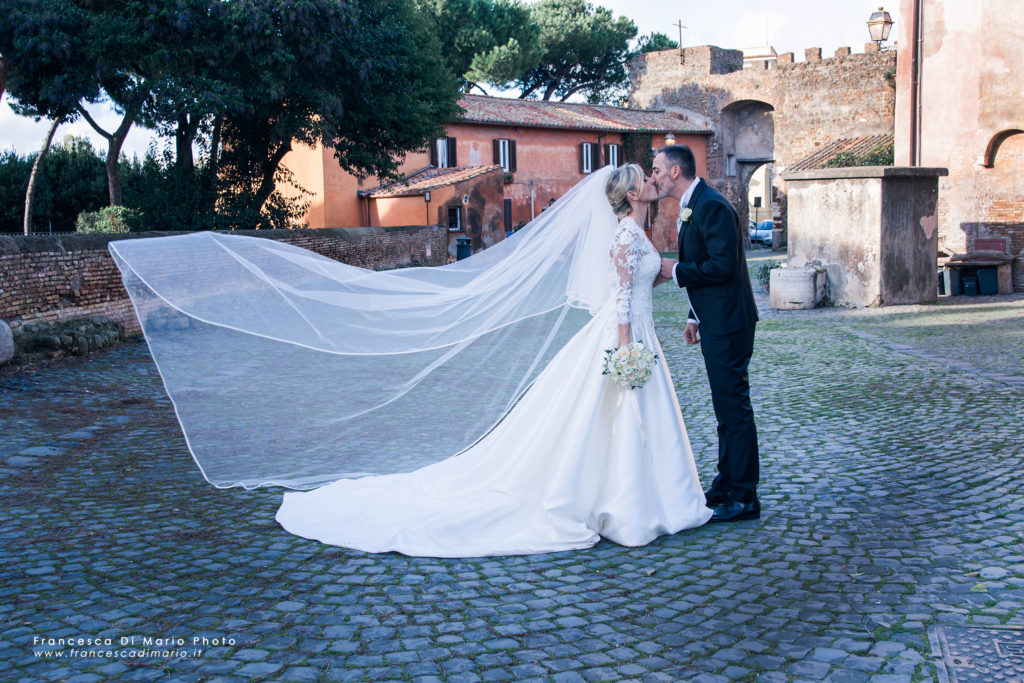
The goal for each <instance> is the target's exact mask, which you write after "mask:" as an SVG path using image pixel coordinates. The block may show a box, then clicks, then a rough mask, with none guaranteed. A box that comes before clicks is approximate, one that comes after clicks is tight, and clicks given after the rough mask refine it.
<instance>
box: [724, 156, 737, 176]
mask: <svg viewBox="0 0 1024 683" xmlns="http://www.w3.org/2000/svg"><path fill="white" fill-rule="evenodd" d="M725 175H727V176H729V177H730V178H731V177H733V176H735V175H736V157H735V156H734V155H732V154H727V155H726V157H725Z"/></svg>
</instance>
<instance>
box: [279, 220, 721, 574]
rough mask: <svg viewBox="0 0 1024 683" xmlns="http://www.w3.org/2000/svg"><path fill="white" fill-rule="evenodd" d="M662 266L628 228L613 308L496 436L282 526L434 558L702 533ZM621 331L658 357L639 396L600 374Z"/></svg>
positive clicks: (349, 489) (312, 507) (352, 489)
mask: <svg viewBox="0 0 1024 683" xmlns="http://www.w3.org/2000/svg"><path fill="white" fill-rule="evenodd" d="M660 265H661V262H660V257H659V255H658V253H657V252H656V251H655V249H654V247H653V246H652V245H651V243H650V242H649V241H648V240H647V238H646V236H645V235H644V233H643V231H642V230H641V228H640V227H639V226H638V225H637V224H636V222H634V221H633V220H632V219H629V218H626V219H623V220H622V221H620V223H619V225H618V228H617V230H616V233H615V236H614V239H613V244H612V245H611V250H610V258H609V261H608V267H609V277H611V278H612V279H613V281H614V285H615V287H614V291H615V294H614V296H613V297H612V298H611V299H610V300H609V301H608V302H607V303H606V305H604V306H603V307H601V308H599V309H598V310H597V311H595V315H594V317H593V319H592V320H591V321H590V323H588V324H587V325H586V326H585V327H583V328H582V329H581V330H580V331H579V332H578V333H577V334H576V335H575V336H573V337H572V338H571V339H570V340H569V342H568V343H566V344H565V346H564V347H562V349H561V350H560V351H559V352H558V353H557V354H556V355H555V356H554V358H553V359H552V360H551V362H550V363H549V364H548V365H547V366H546V367H545V369H544V370H543V371H542V372H541V373H540V374H539V375H538V376H537V378H536V380H535V381H534V383H533V385H532V386H531V387H530V388H529V390H528V391H527V392H526V393H525V395H523V397H522V398H521V400H520V401H519V402H518V403H517V404H516V405H515V406H514V407H513V408H512V409H511V410H510V411H509V412H508V414H507V415H505V417H504V418H503V419H502V420H501V421H500V422H498V424H497V425H496V426H495V427H494V428H493V429H492V430H491V431H490V432H488V433H487V434H486V435H484V436H483V437H481V438H480V439H479V440H478V441H477V442H476V443H474V444H473V445H472V446H470V447H469V448H468V449H466V450H465V451H463V452H461V453H459V454H457V455H454V456H452V457H450V458H448V459H446V460H443V461H441V462H438V463H435V464H432V465H428V466H426V467H423V468H421V469H418V470H416V471H413V472H407V473H399V474H386V475H379V476H369V477H364V478H358V479H342V480H339V481H336V482H334V483H331V484H328V485H325V486H322V487H320V488H317V489H314V490H311V491H302V492H288V493H285V494H284V500H283V502H282V504H281V508H280V509H279V510H278V513H277V521H278V522H279V523H280V524H281V526H283V527H284V528H285V529H286V530H287V531H289V532H291V533H293V534H296V535H299V536H303V537H305V538H310V539H315V540H318V541H322V542H324V543H328V544H331V545H337V546H343V547H347V548H355V549H358V550H364V551H367V552H386V551H397V552H400V553H404V554H406V555H414V556H427V557H478V556H488V555H513V554H531V553H543V552H552V551H561V550H571V549H578V548H586V547H589V546H592V545H594V544H595V543H597V542H598V540H599V539H600V538H601V537H604V538H607V539H609V540H611V541H614V542H616V543H619V544H622V545H627V546H639V545H644V544H646V543H649V542H650V541H652V540H654V539H655V538H657V537H659V536H661V535H664V534H674V533H676V532H678V531H680V530H682V529H689V528H693V527H698V526H701V525H702V524H704V523H706V522H707V521H708V519H710V517H711V514H712V511H711V510H710V509H708V508H707V507H705V499H704V493H703V491H702V488H701V485H700V481H699V479H698V476H697V469H696V466H695V464H694V459H693V454H692V452H691V450H690V443H689V439H688V437H687V434H686V427H685V426H684V424H683V420H682V417H681V415H680V411H679V406H678V403H677V400H676V394H675V389H674V387H673V385H672V379H671V377H670V376H669V371H668V366H667V365H666V363H665V358H664V353H663V352H662V351H661V347H660V345H659V344H658V339H657V337H656V335H655V332H654V319H653V316H652V302H651V294H652V285H653V282H654V278H655V277H656V276H657V274H658V272H659V268H660ZM620 321H622V322H629V324H630V325H631V330H632V338H633V340H634V341H636V340H643V341H644V342H645V343H647V344H649V345H652V346H653V348H654V350H655V352H656V353H657V354H658V355H659V357H660V359H659V362H658V365H657V367H656V368H655V370H654V373H653V375H652V376H651V378H650V380H649V382H648V383H647V384H646V385H645V386H644V387H642V388H640V389H636V390H628V389H623V388H621V387H619V386H617V385H616V384H614V383H613V382H612V380H611V379H610V378H609V377H607V376H604V375H602V374H601V364H602V361H603V357H604V351H605V350H606V349H609V348H612V347H614V346H616V345H617V343H618V332H617V324H618V323H619V322H620Z"/></svg>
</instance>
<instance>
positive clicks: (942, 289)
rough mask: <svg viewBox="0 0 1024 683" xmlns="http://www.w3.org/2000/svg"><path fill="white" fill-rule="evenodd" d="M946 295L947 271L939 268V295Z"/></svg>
mask: <svg viewBox="0 0 1024 683" xmlns="http://www.w3.org/2000/svg"><path fill="white" fill-rule="evenodd" d="M945 293H946V269H945V268H939V295H940V296H941V295H943V294H945Z"/></svg>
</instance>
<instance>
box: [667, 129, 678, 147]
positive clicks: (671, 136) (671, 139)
mask: <svg viewBox="0 0 1024 683" xmlns="http://www.w3.org/2000/svg"><path fill="white" fill-rule="evenodd" d="M674 144H676V135H675V133H672V132H669V133H665V146H666V147H667V146H669V145H674Z"/></svg>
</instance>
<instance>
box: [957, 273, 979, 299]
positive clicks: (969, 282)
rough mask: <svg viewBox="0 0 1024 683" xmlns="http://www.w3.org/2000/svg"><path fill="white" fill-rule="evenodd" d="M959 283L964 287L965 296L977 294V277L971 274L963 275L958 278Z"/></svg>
mask: <svg viewBox="0 0 1024 683" xmlns="http://www.w3.org/2000/svg"><path fill="white" fill-rule="evenodd" d="M960 283H961V284H962V285H963V288H964V295H966V296H978V279H977V278H976V277H975V276H973V275H965V276H964V277H961V278H960Z"/></svg>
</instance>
